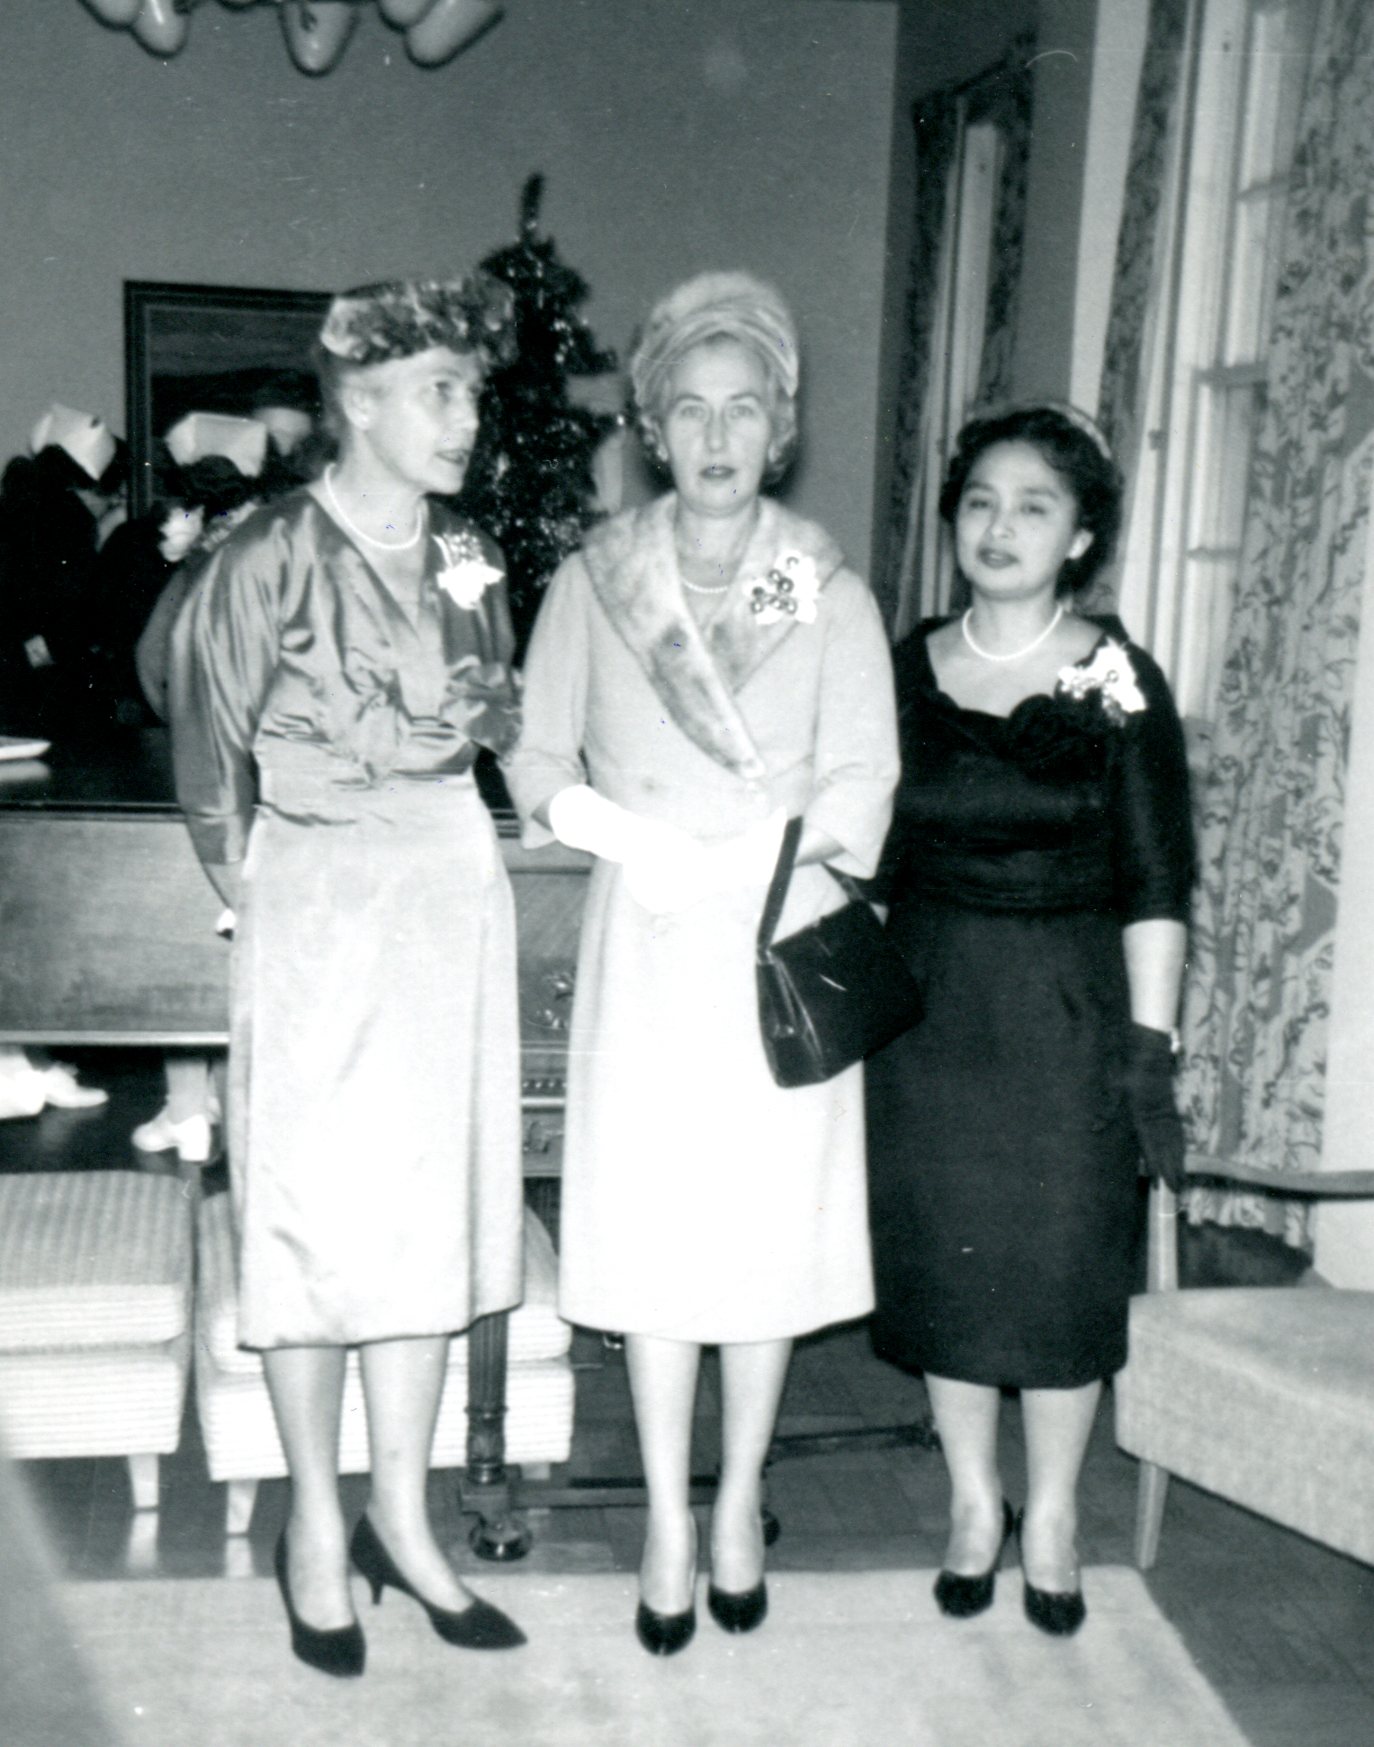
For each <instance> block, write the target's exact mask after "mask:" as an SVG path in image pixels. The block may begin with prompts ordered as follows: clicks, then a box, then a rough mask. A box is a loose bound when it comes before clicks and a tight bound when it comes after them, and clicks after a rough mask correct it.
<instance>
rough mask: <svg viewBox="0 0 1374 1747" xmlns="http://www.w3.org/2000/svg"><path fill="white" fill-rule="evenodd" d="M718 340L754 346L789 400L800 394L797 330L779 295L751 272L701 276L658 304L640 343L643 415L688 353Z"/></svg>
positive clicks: (638, 385) (635, 362)
mask: <svg viewBox="0 0 1374 1747" xmlns="http://www.w3.org/2000/svg"><path fill="white" fill-rule="evenodd" d="M717 336H723V337H725V338H727V339H732V340H739V341H740V342H741V343H742V344H743V345H746V346H749V347H750V348H751V349H752V350H754V351H755V352H757V353H758V354H759V356H760V357H761V358H762V360H763V363H764V367H765V368H766V369H767V370H768V371H769V372H770V374H771V375H772V376H773V378H774V380H775V381H776V382H777V384H778V386H779V387H780V388H781V389H782V390H783V392H784V393H785V394H786V395H787V396H788V398H789V399H790V398H791V397H792V396H794V395H795V394H796V392H797V382H798V379H799V367H798V358H797V329H796V324H795V323H794V322H793V320H792V315H791V312H790V311H789V310H788V307H787V305H786V304H785V303H784V302H783V300H782V298H781V296H780V295H779V293H778V292H777V291H775V290H774V288H773V287H772V286H771V285H768V284H765V283H764V281H763V280H762V279H755V278H754V276H753V274H751V273H698V274H697V276H696V277H695V278H694V279H688V280H687V281H685V283H683V284H682V285H679V286H678V287H677V289H676V290H675V291H670V292H669V293H668V295H667V296H666V297H664V298H661V299H660V300H659V302H658V303H656V304H655V305H654V307H653V309H652V310H651V311H650V312H649V319H648V321H646V322H645V324H644V328H643V331H642V332H641V334H640V335H639V338H638V340H637V341H636V343H635V347H634V351H633V353H632V355H631V357H630V382H631V384H632V386H633V388H634V397H635V404H636V405H637V406H638V408H639V410H640V412H641V413H642V414H643V413H652V412H653V410H654V408H655V403H656V401H657V397H658V394H659V392H660V390H661V389H662V386H663V381H664V378H665V377H666V376H667V374H668V372H669V371H670V370H671V369H672V367H673V366H674V364H676V363H677V361H678V359H679V358H681V357H682V355H683V353H684V352H687V351H689V350H690V349H691V348H692V347H693V346H695V345H698V344H700V342H701V341H702V340H709V339H714V338H716V337H717Z"/></svg>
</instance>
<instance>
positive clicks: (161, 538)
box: [157, 504, 205, 564]
mask: <svg viewBox="0 0 1374 1747" xmlns="http://www.w3.org/2000/svg"><path fill="white" fill-rule="evenodd" d="M204 527H205V507H204V505H203V504H192V505H191V507H190V508H189V509H181V508H177V509H171V510H168V512H167V514H166V515H165V516H164V517H163V520H162V525H161V527H159V529H158V531H157V549H158V551H159V552H160V553H161V554H162V556H163V557H164V558H165V559H166V561H167V563H168V564H180V563H181V561H182V559H183V558H184V557H185V556H186V554H187V553H188V552H189V551H190V550H191V548H192V546H194V545H195V543H196V541H197V540H199V538H200V536H201V531H202V530H203V529H204Z"/></svg>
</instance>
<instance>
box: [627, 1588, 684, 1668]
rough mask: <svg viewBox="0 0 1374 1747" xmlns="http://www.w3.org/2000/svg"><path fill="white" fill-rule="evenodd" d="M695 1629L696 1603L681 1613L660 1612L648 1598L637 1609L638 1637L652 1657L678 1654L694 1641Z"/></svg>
mask: <svg viewBox="0 0 1374 1747" xmlns="http://www.w3.org/2000/svg"><path fill="white" fill-rule="evenodd" d="M696 1629H697V1610H696V1603H695V1602H694V1603H693V1604H692V1606H691V1607H689V1608H687V1609H686V1611H685V1612H683V1613H680V1614H661V1613H659V1612H658V1611H657V1610H656V1609H655V1608H651V1607H650V1606H649V1604H648V1602H647V1601H641V1602H640V1604H639V1606H638V1607H637V1608H636V1609H635V1636H636V1637H637V1638H638V1639H639V1641H640V1643H641V1644H642V1645H643V1646H644V1648H645V1649H646V1650H647V1651H648V1652H649V1654H650V1655H651V1656H676V1655H677V1653H678V1651H679V1650H685V1649H686V1648H687V1646H688V1645H689V1644H690V1643H691V1641H692V1639H693V1637H694V1636H695V1634H696Z"/></svg>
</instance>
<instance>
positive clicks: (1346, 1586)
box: [0, 1052, 1374, 1747]
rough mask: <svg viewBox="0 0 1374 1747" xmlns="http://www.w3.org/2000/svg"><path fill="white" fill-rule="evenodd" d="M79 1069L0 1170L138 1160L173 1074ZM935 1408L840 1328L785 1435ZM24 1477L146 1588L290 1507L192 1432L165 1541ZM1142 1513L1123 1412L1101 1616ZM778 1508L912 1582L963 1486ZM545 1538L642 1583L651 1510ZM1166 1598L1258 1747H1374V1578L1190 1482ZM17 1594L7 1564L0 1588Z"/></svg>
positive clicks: (1227, 1264)
mask: <svg viewBox="0 0 1374 1747" xmlns="http://www.w3.org/2000/svg"><path fill="white" fill-rule="evenodd" d="M81 1059H82V1061H83V1065H85V1066H86V1067H87V1069H88V1074H87V1077H88V1078H90V1079H92V1080H98V1081H99V1082H100V1083H102V1084H105V1085H108V1086H109V1087H110V1089H111V1092H112V1097H111V1102H110V1105H109V1107H108V1109H107V1110H105V1111H103V1112H97V1113H89V1114H88V1113H80V1114H77V1113H64V1112H57V1111H50V1112H47V1113H45V1114H44V1115H43V1116H42V1117H40V1118H37V1119H35V1120H32V1121H23V1122H13V1121H11V1122H5V1123H0V1170H34V1169H37V1170H53V1169H65V1168H83V1169H92V1168H102V1167H109V1166H118V1165H131V1164H133V1163H135V1162H136V1161H137V1155H136V1154H134V1153H133V1152H132V1150H131V1149H130V1148H129V1145H128V1133H129V1130H130V1129H131V1128H132V1127H133V1125H134V1124H135V1123H136V1122H137V1121H139V1120H141V1119H142V1118H143V1117H145V1116H147V1115H149V1114H151V1113H152V1111H153V1110H154V1109H155V1108H156V1106H157V1103H158V1101H159V1088H160V1081H159V1078H158V1074H157V1064H156V1058H154V1057H147V1056H140V1055H137V1054H129V1055H127V1056H125V1055H115V1054H114V1053H113V1052H107V1053H106V1054H104V1055H90V1056H87V1057H83V1058H81ZM1287 1263H1288V1258H1286V1257H1285V1256H1284V1255H1283V1254H1282V1253H1281V1252H1279V1253H1275V1252H1272V1251H1269V1250H1268V1249H1267V1247H1266V1246H1262V1245H1256V1244H1254V1243H1253V1242H1251V1243H1249V1244H1238V1243H1235V1242H1232V1241H1231V1240H1228V1239H1225V1238H1224V1237H1218V1236H1216V1235H1215V1234H1214V1235H1212V1236H1211V1237H1209V1238H1208V1239H1207V1240H1206V1242H1205V1243H1204V1244H1203V1245H1201V1246H1198V1247H1197V1250H1196V1252H1195V1255H1194V1265H1195V1266H1197V1267H1200V1268H1202V1269H1204V1270H1206V1271H1207V1272H1208V1275H1209V1277H1210V1278H1213V1279H1221V1278H1223V1277H1224V1276H1226V1275H1227V1274H1228V1273H1229V1274H1230V1275H1231V1277H1233V1278H1243V1279H1244V1280H1245V1281H1246V1282H1247V1283H1248V1282H1250V1281H1253V1280H1256V1279H1260V1280H1262V1279H1265V1278H1270V1277H1272V1278H1274V1279H1279V1278H1281V1277H1282V1276H1283V1275H1284V1273H1285V1271H1287ZM574 1360H575V1363H576V1366H577V1421H576V1435H575V1444H574V1456H573V1461H572V1463H571V1464H570V1468H569V1473H574V1474H579V1475H584V1476H592V1475H618V1476H623V1477H626V1478H633V1476H634V1474H635V1451H634V1440H633V1434H632V1430H631V1424H630V1411H629V1398H628V1393H627V1388H626V1380H625V1373H624V1365H623V1360H622V1357H621V1355H620V1354H619V1353H618V1352H616V1351H614V1350H613V1349H609V1348H608V1347H607V1346H606V1345H604V1344H603V1342H602V1341H601V1339H600V1337H598V1336H595V1335H592V1334H590V1333H586V1332H579V1334H578V1336H577V1340H576V1343H575V1346H574ZM925 1407H926V1403H925V1396H924V1391H923V1390H922V1387H921V1385H920V1383H919V1382H918V1381H916V1380H915V1379H913V1378H910V1377H907V1376H905V1375H902V1374H900V1373H898V1372H895V1371H893V1370H891V1369H890V1368H888V1367H887V1366H884V1365H882V1364H880V1363H878V1362H877V1361H876V1360H875V1359H874V1358H873V1356H872V1354H871V1352H870V1350H869V1346H868V1341H867V1337H866V1334H865V1332H864V1330H863V1328H862V1327H850V1328H841V1329H835V1330H831V1331H828V1332H826V1333H825V1334H822V1335H820V1336H817V1337H814V1338H812V1339H809V1340H807V1341H804V1342H802V1343H801V1345H800V1346H799V1348H798V1350H797V1354H796V1358H795V1361H794V1363H793V1367H792V1372H791V1377H790V1381H789V1385H788V1390H787V1395H786V1398H785V1400H784V1403H783V1409H782V1417H781V1423H780V1426H779V1432H780V1434H781V1435H782V1436H783V1437H786V1436H788V1435H791V1434H805V1433H816V1432H828V1431H832V1430H838V1429H842V1428H846V1427H870V1428H872V1427H883V1426H889V1425H912V1424H918V1423H919V1422H921V1421H922V1420H923V1418H924V1415H925ZM718 1416H719V1396H718V1388H717V1378H716V1372H715V1367H714V1363H713V1361H712V1360H711V1359H710V1358H709V1357H708V1359H707V1362H706V1367H705V1371H704V1374H703V1379H702V1389H701V1395H700V1401H699V1410H698V1450H697V1463H696V1466H697V1468H698V1470H699V1471H700V1472H702V1473H709V1472H710V1470H711V1469H712V1467H713V1466H714V1463H715V1459H716V1457H715V1450H716V1432H717V1427H718ZM1003 1442H1004V1467H1003V1472H1004V1474H1005V1476H1006V1480H1007V1491H1008V1495H1009V1497H1010V1498H1011V1499H1012V1501H1013V1502H1016V1501H1018V1499H1019V1497H1020V1495H1021V1478H1020V1477H1021V1474H1022V1472H1023V1462H1022V1449H1021V1440H1020V1423H1019V1413H1018V1411H1017V1407H1016V1404H1015V1402H1014V1401H1008V1403H1007V1404H1006V1410H1005V1412H1004V1414H1003ZM19 1477H20V1479H21V1480H22V1481H23V1482H24V1483H25V1484H26V1486H27V1491H28V1495H29V1497H30V1499H31V1500H32V1501H33V1502H34V1503H35V1504H36V1506H37V1510H38V1515H39V1518H40V1520H41V1523H42V1526H43V1529H44V1531H45V1533H46V1537H47V1541H48V1545H49V1548H50V1550H51V1553H52V1556H53V1558H54V1560H55V1562H56V1565H57V1568H58V1569H59V1570H61V1571H64V1572H66V1573H67V1574H70V1575H72V1576H75V1577H78V1578H81V1579H88V1580H90V1581H93V1582H96V1581H99V1580H101V1579H102V1578H110V1577H122V1576H130V1575H145V1574H149V1575H151V1574H158V1575H162V1576H167V1577H190V1576H200V1577H203V1576H211V1575H219V1574H224V1575H226V1576H238V1575H243V1574H245V1573H246V1572H249V1571H257V1572H262V1573H265V1572H267V1571H268V1570H269V1569H270V1559H271V1550H272V1546H273V1543H274V1540H275V1537H276V1534H277V1530H278V1528H279V1526H280V1523H281V1520H282V1517H283V1514H284V1511H285V1508H286V1489H285V1482H278V1481H272V1482H265V1483H264V1484H263V1485H262V1486H261V1487H260V1489H259V1496H258V1504H257V1509H256V1512H255V1515H254V1518H253V1522H252V1526H251V1531H250V1533H249V1535H248V1537H247V1538H246V1541H238V1542H226V1539H225V1537H224V1534H223V1521H224V1504H225V1500H224V1489H223V1488H222V1487H218V1486H214V1485H212V1484H211V1483H210V1481H209V1480H208V1478H207V1476H206V1472H205V1465H204V1459H203V1456H202V1453H201V1449H200V1444H199V1437H198V1433H197V1430H196V1426H195V1421H194V1414H193V1413H188V1416H187V1420H186V1426H185V1431H184V1435H183V1439H182V1447H181V1449H180V1451H179V1452H178V1454H177V1455H176V1456H175V1457H173V1458H171V1459H170V1460H168V1461H167V1462H165V1464H164V1473H163V1488H164V1490H163V1505H162V1509H161V1511H160V1513H159V1515H158V1518H157V1519H156V1520H155V1521H154V1522H149V1521H147V1520H145V1519H143V1518H139V1517H137V1516H136V1515H135V1513H134V1512H133V1509H132V1503H131V1499H130V1495H129V1490H128V1484H127V1481H126V1478H125V1473H124V1469H123V1467H122V1465H121V1464H120V1463H118V1462H115V1461H67V1462H31V1463H24V1464H21V1465H20V1467H19ZM344 1487H345V1496H346V1501H347V1503H348V1504H349V1506H350V1507H351V1508H358V1509H360V1508H361V1506H362V1503H363V1499H364V1496H365V1491H366V1481H365V1479H363V1478H361V1477H358V1478H349V1479H346V1480H345V1482H344ZM1134 1496H1135V1465H1134V1463H1133V1462H1132V1461H1131V1460H1130V1459H1129V1458H1127V1457H1125V1456H1123V1455H1121V1454H1120V1453H1119V1452H1118V1451H1117V1450H1116V1448H1115V1446H1114V1444H1113V1440H1112V1427H1111V1397H1110V1393H1108V1394H1107V1395H1106V1396H1105V1398H1104V1403H1103V1409H1102V1412H1101V1414H1100V1415H1099V1420H1098V1424H1097V1427H1096V1431H1095V1434H1094V1437H1093V1441H1092V1445H1091V1448H1090V1450H1089V1454H1088V1458H1087V1463H1086V1466H1085V1471H1084V1477H1083V1487H1082V1532H1081V1540H1080V1550H1081V1553H1082V1555H1083V1559H1084V1563H1085V1565H1086V1566H1087V1568H1088V1569H1087V1574H1086V1580H1085V1589H1086V1594H1087V1598H1088V1603H1089V1606H1090V1607H1091V1603H1092V1569H1091V1568H1092V1566H1093V1565H1094V1564H1095V1563H1109V1562H1110V1563H1129V1561H1130V1553H1131V1530H1132V1519H1133V1511H1134ZM769 1501H770V1505H771V1507H772V1509H773V1510H774V1511H775V1513H776V1514H777V1516H778V1518H779V1520H780V1522H781V1525H782V1535H781V1538H780V1539H779V1541H778V1543H777V1545H776V1546H775V1547H774V1548H773V1549H772V1550H771V1552H770V1564H771V1566H772V1568H774V1569H804V1570H838V1569H851V1570H852V1569H869V1568H877V1567H892V1568H911V1569H913V1570H914V1569H917V1568H924V1569H929V1568H931V1567H934V1566H936V1565H937V1564H938V1562H939V1558H940V1554H941V1551H942V1548H943V1541H944V1532H945V1524H944V1503H945V1481H944V1474H943V1468H942V1463H941V1459H940V1457H939V1455H938V1454H932V1453H930V1452H928V1451H926V1450H923V1449H920V1448H910V1447H908V1448H886V1449H873V1448H853V1447H851V1448H847V1449H840V1450H836V1451H833V1452H831V1453H826V1454H809V1455H805V1456H795V1457H794V1456H783V1457H781V1458H780V1459H779V1460H777V1461H775V1462H774V1464H773V1465H772V1467H771V1469H770V1473H769ZM432 1506H433V1509H434V1512H435V1517H436V1521H437V1522H438V1523H439V1524H440V1526H441V1528H442V1530H443V1532H444V1535H445V1537H446V1538H447V1539H448V1540H449V1541H450V1542H451V1543H452V1544H453V1545H454V1546H455V1548H456V1549H457V1553H456V1554H455V1557H457V1558H458V1560H459V1562H460V1563H461V1564H462V1565H463V1567H464V1569H465V1570H467V1571H469V1572H472V1573H476V1574H478V1576H479V1577H480V1571H481V1569H482V1567H481V1566H480V1564H479V1562H478V1561H477V1560H476V1558H475V1557H474V1556H473V1555H472V1554H471V1553H470V1552H469V1551H468V1550H467V1545H466V1532H467V1528H468V1526H469V1525H468V1524H467V1523H465V1521H464V1519H463V1518H462V1517H461V1515H460V1514H459V1512H458V1509H457V1505H456V1493H455V1487H454V1485H453V1481H452V1477H451V1476H449V1475H446V1474H436V1475H435V1476H434V1477H433V1481H432ZM530 1523H531V1527H532V1529H533V1533H534V1545H533V1549H532V1551H531V1553H530V1554H529V1556H528V1560H527V1567H528V1568H529V1569H531V1570H540V1571H567V1570H579V1571H588V1570H590V1571H602V1570H633V1569H634V1568H635V1566H636V1564H637V1562H638V1558H639V1542H640V1535H641V1530H642V1514H641V1512H640V1510H639V1509H638V1508H637V1507H634V1506H622V1507H618V1508H594V1509H566V1510H557V1511H544V1510H535V1511H533V1512H532V1513H531V1517H530ZM3 1539H4V1537H3V1536H0V1540H3ZM1148 1581H1149V1585H1150V1588H1151V1590H1152V1592H1153V1593H1154V1595H1155V1597H1156V1599H1157V1601H1158V1603H1159V1606H1160V1607H1161V1609H1162V1610H1163V1612H1164V1613H1165V1614H1166V1615H1167V1616H1168V1618H1169V1619H1170V1620H1172V1621H1173V1623H1174V1624H1175V1625H1176V1627H1177V1628H1178V1630H1179V1632H1180V1633H1181V1634H1182V1636H1183V1638H1184V1641H1185V1642H1186V1643H1187V1645H1188V1646H1189V1649H1190V1650H1191V1652H1192V1654H1193V1655H1194V1657H1195V1658H1196V1660H1197V1662H1198V1664H1199V1665H1200V1667H1201V1668H1202V1670H1203V1672H1204V1674H1205V1675H1206V1676H1207V1678H1208V1679H1209V1680H1210V1682H1211V1683H1212V1685H1213V1687H1214V1688H1215V1689H1216V1691H1217V1692H1218V1693H1219V1694H1220V1695H1221V1697H1222V1698H1223V1700H1224V1701H1225V1702H1226V1704H1227V1705H1228V1706H1229V1707H1230V1708H1231V1710H1232V1712H1233V1714H1234V1716H1235V1718H1236V1719H1237V1721H1238V1723H1239V1724H1240V1725H1241V1727H1242V1728H1243V1729H1244V1731H1245V1733H1246V1735H1247V1736H1248V1738H1249V1740H1250V1741H1251V1742H1252V1743H1253V1744H1254V1747H1299V1744H1301V1747H1368V1743H1370V1742H1371V1741H1374V1570H1371V1569H1369V1568H1368V1567H1366V1566H1363V1565H1359V1564H1356V1563H1355V1562H1353V1561H1351V1560H1348V1559H1345V1558H1342V1557H1340V1556H1339V1555H1337V1554H1334V1553H1330V1552H1327V1551H1326V1550H1325V1549H1323V1548H1320V1547H1317V1546H1315V1545H1314V1544H1312V1543H1311V1542H1308V1541H1306V1540H1304V1539H1302V1538H1301V1537H1299V1536H1297V1535H1293V1534H1290V1533H1288V1532H1287V1531H1285V1530H1282V1529H1279V1528H1276V1527H1274V1526H1273V1525H1271V1524H1269V1523H1266V1522H1263V1521H1261V1520H1259V1519H1258V1518H1255V1517H1253V1516H1251V1515H1249V1514H1248V1513H1247V1512H1245V1511H1241V1510H1238V1509H1235V1508H1234V1507H1232V1506H1230V1505H1227V1504H1225V1503H1223V1502H1222V1501H1220V1500H1218V1499H1215V1498H1212V1497H1210V1496H1208V1495H1206V1494H1203V1493H1201V1492H1198V1491H1197V1490H1195V1489H1193V1488H1191V1487H1188V1486H1185V1485H1183V1484H1181V1483H1178V1482H1175V1483H1174V1486H1173V1488H1172V1491H1171V1494H1170V1501H1169V1506H1168V1510H1167V1512H1166V1516H1165V1526H1164V1539H1163V1546H1162V1551H1161V1555H1160V1560H1159V1563H1158V1565H1157V1566H1156V1568H1155V1570H1154V1571H1152V1572H1151V1573H1150V1576H1149V1579H1148ZM4 1583H5V1565H4V1555H3V1553H2V1552H0V1588H3V1586H4ZM12 1599H13V1598H11V1600H12ZM626 1629H627V1631H628V1630H629V1621H628V1620H627V1622H626ZM1030 1629H1031V1628H1030V1627H1029V1626H1028V1627H1027V1630H1030ZM1180 1747H1187V1743H1180Z"/></svg>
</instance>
